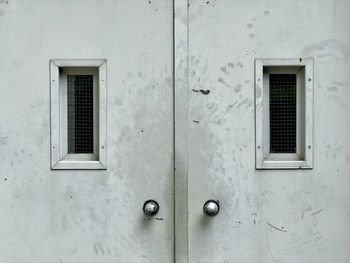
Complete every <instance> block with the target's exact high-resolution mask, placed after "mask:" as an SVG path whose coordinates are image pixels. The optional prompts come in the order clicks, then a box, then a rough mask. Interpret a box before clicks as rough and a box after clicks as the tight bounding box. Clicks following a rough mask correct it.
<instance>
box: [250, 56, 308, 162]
mask: <svg viewBox="0 0 350 263" xmlns="http://www.w3.org/2000/svg"><path fill="white" fill-rule="evenodd" d="M312 83H313V63H312V59H257V60H256V84H255V85H256V146H257V148H256V168H257V169H283V168H287V169H293V168H312V163H313V161H312V160H313V136H312V135H313V134H312V133H313V84H312Z"/></svg>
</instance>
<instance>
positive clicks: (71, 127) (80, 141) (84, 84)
mask: <svg viewBox="0 0 350 263" xmlns="http://www.w3.org/2000/svg"><path fill="white" fill-rule="evenodd" d="M67 88H68V90H67V91H68V153H93V151H94V105H93V102H94V99H93V75H68V76H67Z"/></svg>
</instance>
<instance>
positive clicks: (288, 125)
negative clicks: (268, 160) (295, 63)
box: [269, 74, 297, 153]
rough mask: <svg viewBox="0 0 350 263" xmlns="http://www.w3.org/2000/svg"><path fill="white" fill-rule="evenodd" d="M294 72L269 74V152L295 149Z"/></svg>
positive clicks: (295, 105) (295, 102)
mask: <svg viewBox="0 0 350 263" xmlns="http://www.w3.org/2000/svg"><path fill="white" fill-rule="evenodd" d="M296 79H297V78H296V74H270V75H269V83H270V87H269V88H270V92H269V94H270V98H269V100H270V105H269V111H270V153H296V151H297V120H296V117H297V91H296V85H297V83H296Z"/></svg>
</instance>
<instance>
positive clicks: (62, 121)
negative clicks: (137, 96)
mask: <svg viewBox="0 0 350 263" xmlns="http://www.w3.org/2000/svg"><path fill="white" fill-rule="evenodd" d="M60 68H64V69H67V70H68V72H70V74H79V69H81V72H82V74H84V73H86V72H89V74H93V75H94V76H95V77H94V79H95V80H94V89H95V91H94V95H95V96H94V100H95V99H96V102H98V103H97V105H96V104H95V105H96V106H97V109H96V111H94V114H97V116H94V120H97V125H96V127H97V128H94V129H95V131H94V134H97V138H96V139H97V140H94V143H95V145H94V154H68V151H67V148H68V147H67V146H68V140H67V131H66V129H67V120H68V116H67V92H66V90H65V89H64V88H65V86H66V84H65V83H64V82H63V81H64V79H65V76H66V73H60ZM92 68H96V73H94V72H93V69H92ZM65 71H66V70H65ZM50 97H51V169H53V170H56V169H58V170H59V169H106V168H107V129H106V126H107V60H106V59H51V60H50ZM96 106H95V107H96Z"/></svg>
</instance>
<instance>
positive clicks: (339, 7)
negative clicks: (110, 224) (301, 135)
mask: <svg viewBox="0 0 350 263" xmlns="http://www.w3.org/2000/svg"><path fill="white" fill-rule="evenodd" d="M178 8H179V11H181V12H182V15H184V14H186V12H187V11H188V15H189V16H188V20H187V21H186V19H185V18H183V16H182V17H180V18H179V21H178V22H177V24H176V25H177V26H178V28H177V30H178V31H176V32H178V34H179V35H180V36H183V40H187V42H186V41H182V42H181V41H179V40H178V39H176V40H178V44H179V46H180V47H182V50H186V49H188V61H187V62H188V80H189V85H188V97H189V100H188V101H189V102H188V107H189V109H188V112H189V114H188V127H189V130H188V145H187V146H186V143H184V144H183V145H185V146H186V147H188V154H187V152H185V151H183V155H182V157H187V158H188V166H187V167H185V169H184V170H185V171H186V172H188V181H187V180H186V179H183V180H182V181H181V182H179V184H183V185H185V186H188V189H189V190H188V211H189V213H188V222H189V224H188V239H186V238H183V241H184V242H183V243H184V244H185V245H182V244H178V245H179V246H180V247H181V248H182V249H183V250H185V251H186V249H188V255H189V256H188V258H189V262H192V263H193V262H198V263H199V262H200V263H214V262H215V263H219V262H220V263H235V262H237V263H238V262H239V263H253V262H254V263H256V262H260V263H270V262H284V263H285V262H298V263H311V262H313V263H314V262H318V263H320V262H323V263H329V262H342V263H346V262H349V257H350V251H349V244H350V228H349V227H348V223H347V222H349V220H350V177H349V169H350V163H349V155H350V150H349V149H350V148H349V146H350V141H349V132H350V119H349V113H350V104H349V103H348V100H349V98H350V86H349V85H350V84H349V83H350V77H349V76H350V74H349V73H350V64H349V63H350V62H349V54H350V44H349V43H350V32H349V28H348V25H349V24H350V15H349V14H350V3H349V1H347V0H336V1H327V0H324V1H323V0H322V1H304V0H296V1H280V0H266V1H246V0H235V1H230V0H224V1H219V0H208V1H207V0H190V1H189V3H188V7H185V6H184V5H183V6H180V5H179V6H178ZM181 20H182V22H181ZM184 21H185V23H184ZM186 22H187V23H186ZM184 24H185V25H187V26H188V27H187V29H188V35H186V29H184V27H185V26H184ZM181 43H182V46H181V45H180V44H181ZM177 58H178V59H179V64H180V61H181V50H178V57H177ZM259 59H277V60H283V59H286V60H289V59H294V60H297V61H298V60H300V61H304V59H309V60H311V61H313V66H314V70H313V72H311V75H312V78H311V77H310V78H309V79H307V80H306V81H309V82H310V83H313V99H314V102H313V105H312V107H313V109H314V111H313V116H314V117H313V119H314V121H313V128H314V129H313V133H312V139H313V145H312V147H311V145H310V146H309V147H308V150H310V151H312V149H313V154H314V157H313V168H312V169H310V168H311V167H307V169H290V168H288V167H287V168H288V169H261V170H260V169H256V168H259V167H258V166H257V165H256V151H258V150H259V145H258V144H256V143H255V141H256V136H257V134H258V131H257V129H258V127H255V126H256V119H255V118H256V102H257V101H256V100H255V97H256V96H258V97H259V94H256V93H255V88H256V87H255V86H256V85H259V84H257V83H258V82H259V81H260V80H259V78H256V74H257V72H256V71H255V69H256V67H257V64H256V63H257V61H259ZM297 63H298V62H297ZM308 85H309V84H308ZM258 87H259V86H258ZM258 92H259V90H258ZM176 98H178V97H176ZM178 99H179V98H178ZM257 107H259V105H257ZM308 107H311V106H310V104H309V105H308ZM178 129H180V127H179V128H178ZM176 131H177V130H176ZM180 142H181V141H180ZM185 146H183V148H181V149H185V148H186V147H185ZM176 162H178V161H176ZM280 168H283V167H280ZM179 176H181V174H179ZM181 198H182V197H181ZM209 199H213V200H218V201H219V203H220V211H219V214H218V215H216V216H215V217H208V216H205V215H204V214H203V204H204V203H205V202H206V201H207V200H209ZM180 200H181V199H180ZM178 220H179V221H181V220H180V219H178ZM182 231H184V232H186V229H184V227H183V229H182ZM187 242H188V243H187ZM187 245H188V246H187ZM186 260H187V259H184V260H183V261H182V262H186Z"/></svg>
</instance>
